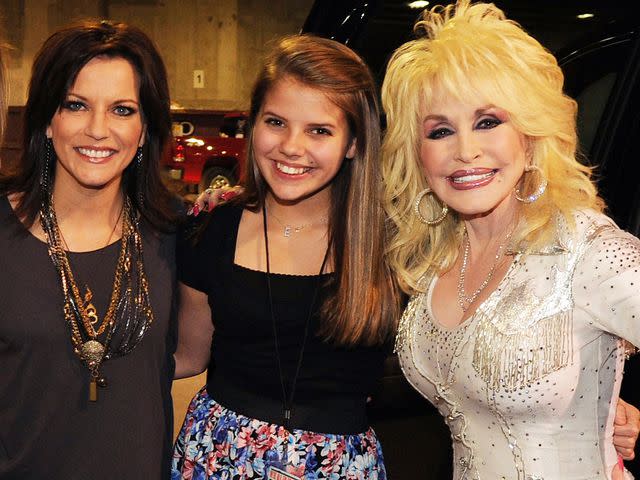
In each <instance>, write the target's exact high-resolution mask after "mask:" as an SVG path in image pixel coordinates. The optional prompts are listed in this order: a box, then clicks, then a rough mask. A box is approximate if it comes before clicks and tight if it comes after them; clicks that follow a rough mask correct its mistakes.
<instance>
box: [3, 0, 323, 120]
mask: <svg viewBox="0 0 640 480" xmlns="http://www.w3.org/2000/svg"><path fill="white" fill-rule="evenodd" d="M311 3H312V0H268V1H264V0H0V29H1V30H0V31H1V32H3V35H4V37H5V38H6V39H7V40H8V41H9V43H11V44H12V45H13V46H14V47H15V50H14V51H13V52H12V55H11V58H10V62H9V70H10V71H9V75H10V101H9V104H10V105H23V104H24V102H25V99H26V91H27V87H28V82H29V75H30V70H31V63H32V61H33V57H34V55H35V53H36V52H37V50H38V48H39V47H40V45H41V44H42V42H43V41H44V40H45V39H46V38H47V37H48V36H49V35H50V34H51V33H52V32H53V31H54V30H56V29H57V28H58V27H60V26H62V25H65V24H66V23H69V22H71V21H73V20H76V19H80V18H86V17H100V18H109V19H112V20H120V21H125V22H128V23H132V24H135V25H137V26H138V27H140V28H142V29H143V30H144V31H145V32H146V33H147V34H148V35H149V36H150V37H151V38H152V39H153V40H154V41H155V42H156V45H157V46H158V49H159V50H160V52H161V54H162V56H163V58H164V60H165V63H166V66H167V71H168V74H169V82H170V88H171V96H172V100H173V102H174V103H175V104H177V105H179V106H181V107H183V108H189V109H213V110H229V109H236V108H239V109H244V108H247V107H248V96H249V93H250V90H251V84H252V83H253V80H254V78H255V75H256V73H257V70H258V67H259V65H260V60H261V58H262V56H263V55H264V53H265V51H266V49H267V48H268V44H269V41H271V40H273V39H274V38H277V37H278V36H280V35H284V34H289V33H295V32H297V31H298V30H299V29H300V27H301V26H302V23H303V22H304V19H305V18H306V15H307V12H308V11H309V8H310V7H311ZM194 71H195V72H197V71H200V72H201V75H200V77H199V80H201V83H200V84H199V85H200V87H201V88H196V87H195V86H194V75H195V74H194Z"/></svg>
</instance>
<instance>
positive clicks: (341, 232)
mask: <svg viewBox="0 0 640 480" xmlns="http://www.w3.org/2000/svg"><path fill="white" fill-rule="evenodd" d="M378 115H379V112H378V105H377V100H376V91H375V85H374V83H373V80H372V77H371V74H370V72H369V70H368V68H367V66H366V65H365V64H364V63H363V61H362V60H361V59H360V58H359V57H358V56H357V55H356V54H355V53H353V52H352V51H351V50H349V49H348V48H347V47H345V46H344V45H341V44H339V43H337V42H334V41H331V40H326V39H321V38H316V37H311V36H293V37H287V38H284V39H282V40H281V41H279V42H278V43H277V45H276V46H275V48H274V49H273V50H272V52H271V53H270V55H269V56H268V57H267V59H266V62H265V64H264V66H263V68H262V69H261V72H260V74H259V77H258V80H257V81H256V83H255V86H254V89H253V95H252V101H251V110H250V130H251V135H250V151H249V159H248V162H249V165H248V169H247V171H248V179H247V182H246V190H245V193H244V194H243V195H242V196H241V197H239V200H238V201H235V202H233V203H231V204H227V205H225V206H222V207H219V208H217V209H216V210H215V211H214V212H213V213H212V214H211V216H210V217H209V218H208V219H207V220H208V222H207V225H206V227H205V228H204V231H203V232H201V238H200V241H199V242H198V243H197V244H196V245H195V246H191V245H189V244H185V245H184V246H183V247H182V248H180V249H179V250H178V252H179V253H178V270H179V276H180V280H181V283H180V296H181V305H180V316H179V325H180V328H179V330H180V335H179V344H178V345H179V346H178V351H177V353H176V362H177V370H176V376H177V377H182V376H189V375H195V374H197V373H200V372H202V371H204V369H205V368H207V367H209V376H208V379H207V385H206V387H205V388H203V389H202V390H201V391H200V392H199V393H198V394H197V396H196V397H195V398H194V400H193V402H192V403H191V405H190V407H189V410H188V412H187V417H186V419H185V422H184V425H183V428H182V431H181V432H180V435H179V437H178V440H177V443H176V446H175V450H174V463H173V478H174V479H182V478H185V479H186V478H192V477H193V478H196V477H197V478H210V479H213V478H246V479H258V478H260V479H262V478H265V479H266V478H269V479H274V478H275V479H292V478H305V479H308V478H351V477H352V478H361V479H380V480H383V479H385V478H386V472H385V468H384V464H383V458H382V452H381V449H380V445H379V443H378V441H377V439H376V436H375V433H374V432H373V430H372V429H371V428H370V427H369V425H368V422H367V419H366V413H365V407H366V399H367V396H368V395H369V394H370V393H371V390H372V389H373V386H374V383H375V382H376V380H377V379H378V378H379V376H380V375H381V373H382V364H383V361H384V358H385V356H386V353H387V350H386V348H385V345H386V342H388V341H389V339H390V338H391V337H392V336H393V333H394V330H395V323H394V321H395V319H396V318H397V314H398V297H397V295H396V289H395V286H394V284H393V282H392V281H391V278H392V277H391V275H390V272H389V271H388V269H387V267H386V264H385V263H384V262H379V261H376V259H381V258H382V253H383V252H382V249H383V234H382V233H383V231H384V228H383V222H384V220H383V211H382V204H381V202H380V191H379V189H380V176H379V173H378V170H379V169H378V160H379V157H378V156H379V141H380V131H379V122H378ZM214 330H215V332H214ZM212 336H213V343H212V341H211V339H212Z"/></svg>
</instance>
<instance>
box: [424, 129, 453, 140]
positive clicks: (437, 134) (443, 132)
mask: <svg viewBox="0 0 640 480" xmlns="http://www.w3.org/2000/svg"><path fill="white" fill-rule="evenodd" d="M452 133H453V130H451V129H450V128H445V127H442V128H436V129H435V130H431V131H430V132H429V134H428V135H427V138H429V139H430V140H438V139H440V138H444V137H448V136H449V135H451V134H452Z"/></svg>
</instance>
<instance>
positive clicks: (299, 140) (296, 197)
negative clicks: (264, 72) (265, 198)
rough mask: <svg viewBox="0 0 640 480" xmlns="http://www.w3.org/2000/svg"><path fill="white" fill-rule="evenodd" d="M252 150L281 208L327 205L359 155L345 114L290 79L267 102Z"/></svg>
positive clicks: (275, 87)
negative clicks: (348, 162) (343, 171)
mask: <svg viewBox="0 0 640 480" xmlns="http://www.w3.org/2000/svg"><path fill="white" fill-rule="evenodd" d="M253 149H254V154H255V159H256V163H257V165H258V168H259V169H260V173H261V175H262V177H263V178H264V180H265V181H266V183H267V184H268V185H269V189H270V194H271V195H272V196H273V197H274V199H275V200H277V201H278V202H281V203H296V202H299V201H301V200H305V199H314V200H319V201H322V202H324V201H326V202H328V201H329V198H330V197H329V187H330V185H331V182H332V180H333V179H334V178H335V176H336V174H337V173H338V171H339V170H340V166H341V165H342V162H343V161H344V159H345V158H352V157H353V156H354V155H355V151H356V147H355V141H354V140H352V139H351V135H350V132H349V127H348V125H347V120H346V118H345V115H344V112H343V111H342V110H341V109H340V108H339V107H338V106H337V105H335V104H334V103H333V102H332V101H331V100H329V98H328V97H327V96H326V95H325V94H324V93H323V92H322V91H320V90H318V89H314V88H310V87H308V86H305V85H304V84H302V83H300V82H297V81H295V80H293V79H291V78H287V77H285V78H283V79H281V80H279V81H277V82H276V83H275V84H274V85H273V87H272V88H271V89H270V90H269V92H267V94H266V96H265V99H264V102H263V105H262V108H261V109H260V112H259V113H258V116H257V118H256V121H255V127H254V130H253Z"/></svg>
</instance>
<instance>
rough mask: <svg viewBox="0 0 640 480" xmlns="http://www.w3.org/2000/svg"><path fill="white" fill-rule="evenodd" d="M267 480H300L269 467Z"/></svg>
mask: <svg viewBox="0 0 640 480" xmlns="http://www.w3.org/2000/svg"><path fill="white" fill-rule="evenodd" d="M267 479H268V480H302V479H301V478H300V477H296V476H295V475H292V474H290V473H287V472H285V471H284V470H280V469H279V468H276V467H271V468H270V469H269V476H268V477H267Z"/></svg>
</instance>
